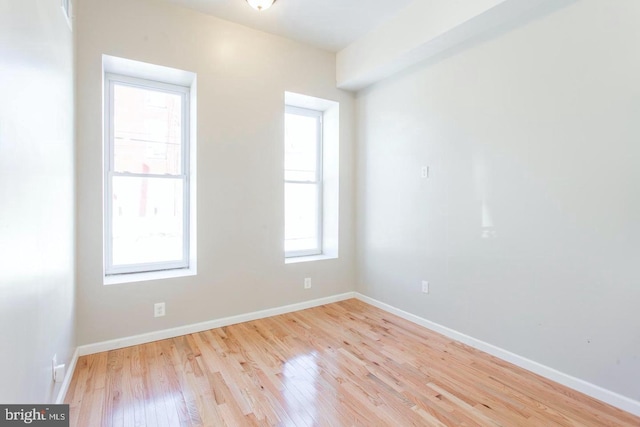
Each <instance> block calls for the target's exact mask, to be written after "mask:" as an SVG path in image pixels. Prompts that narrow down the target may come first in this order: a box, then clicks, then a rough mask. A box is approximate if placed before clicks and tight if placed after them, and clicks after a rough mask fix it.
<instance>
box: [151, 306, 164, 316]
mask: <svg viewBox="0 0 640 427" xmlns="http://www.w3.org/2000/svg"><path fill="white" fill-rule="evenodd" d="M164 315H165V306H164V303H163V302H157V303H155V304H154V305H153V317H162V316H164Z"/></svg>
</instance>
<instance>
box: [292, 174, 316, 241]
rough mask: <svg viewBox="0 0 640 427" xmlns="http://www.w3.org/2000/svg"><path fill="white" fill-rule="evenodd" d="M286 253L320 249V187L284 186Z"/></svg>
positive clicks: (306, 185)
mask: <svg viewBox="0 0 640 427" xmlns="http://www.w3.org/2000/svg"><path fill="white" fill-rule="evenodd" d="M284 197H285V203H284V209H285V212H284V220H285V230H284V239H285V243H284V245H285V251H286V252H290V251H302V250H313V249H320V245H319V238H318V237H319V236H318V186H317V185H315V184H291V183H286V184H285V186H284Z"/></svg>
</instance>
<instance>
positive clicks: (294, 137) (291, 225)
mask: <svg viewBox="0 0 640 427" xmlns="http://www.w3.org/2000/svg"><path fill="white" fill-rule="evenodd" d="M284 151H285V160H284V164H285V171H284V179H285V188H284V189H285V191H284V193H285V240H284V246H285V256H287V257H298V256H309V255H318V254H321V253H322V112H321V111H315V110H309V109H304V108H297V107H291V106H287V107H286V110H285V150H284Z"/></svg>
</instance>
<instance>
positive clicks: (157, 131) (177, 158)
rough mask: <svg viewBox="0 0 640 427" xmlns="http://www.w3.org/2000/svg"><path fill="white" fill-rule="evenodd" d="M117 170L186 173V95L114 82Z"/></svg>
mask: <svg viewBox="0 0 640 427" xmlns="http://www.w3.org/2000/svg"><path fill="white" fill-rule="evenodd" d="M113 103H114V104H113V108H114V135H113V137H114V171H115V172H132V173H154V174H172V175H179V174H181V173H182V171H181V169H182V167H181V166H182V165H181V162H182V158H181V150H182V146H181V144H182V96H181V95H180V94H176V93H166V92H161V91H155V90H150V89H143V88H139V87H131V86H126V85H119V84H116V85H114V100H113Z"/></svg>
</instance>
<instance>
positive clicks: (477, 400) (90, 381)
mask: <svg viewBox="0 0 640 427" xmlns="http://www.w3.org/2000/svg"><path fill="white" fill-rule="evenodd" d="M66 403H69V404H70V405H71V425H72V426H82V427H85V426H87V427H94V426H134V425H135V426H144V425H146V426H170V427H173V426H224V425H227V426H254V425H282V426H310V425H315V426H352V425H357V426H413V425H417V426H442V425H447V426H459V425H460V426H477V425H479V426H556V425H559V426H578V425H579V426H640V418H637V417H634V416H632V415H630V414H628V413H625V412H623V411H620V410H618V409H616V408H613V407H611V406H608V405H606V404H604V403H602V402H599V401H597V400H594V399H591V398H589V397H587V396H585V395H583V394H580V393H578V392H576V391H573V390H571V389H568V388H566V387H563V386H561V385H558V384H556V383H553V382H551V381H549V380H546V379H544V378H542V377H540V376H537V375H535V374H532V373H530V372H528V371H525V370H523V369H520V368H518V367H515V366H513V365H511V364H509V363H507V362H504V361H502V360H500V359H497V358H494V357H492V356H489V355H487V354H485V353H482V352H480V351H477V350H475V349H472V348H470V347H468V346H465V345H463V344H461V343H459V342H455V341H452V340H450V339H448V338H446V337H443V336H441V335H439V334H436V333H434V332H431V331H429V330H427V329H425V328H423V327H420V326H417V325H415V324H413V323H411V322H408V321H406V320H403V319H401V318H398V317H396V316H394V315H391V314H389V313H387V312H384V311H382V310H379V309H377V308H375V307H372V306H370V305H367V304H365V303H363V302H360V301H358V300H348V301H343V302H339V303H335V304H330V305H325V306H321V307H317V308H312V309H309V310H304V311H300V312H296V313H291V314H285V315H282V316H276V317H272V318H268V319H262V320H257V321H253V322H248V323H242V324H237V325H233V326H228V327H224V328H219V329H213V330H209V331H206V332H201V333H197V334H191V335H186V336H182V337H178V338H173V339H168V340H163V341H157V342H153V343H150V344H144V345H139V346H135V347H128V348H124V349H120V350H113V351H109V352H105V353H99V354H94V355H90V356H84V357H81V358H80V360H79V361H78V364H77V367H76V370H75V373H74V375H73V380H72V382H71V386H70V388H69V392H68V393H67V396H66Z"/></svg>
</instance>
